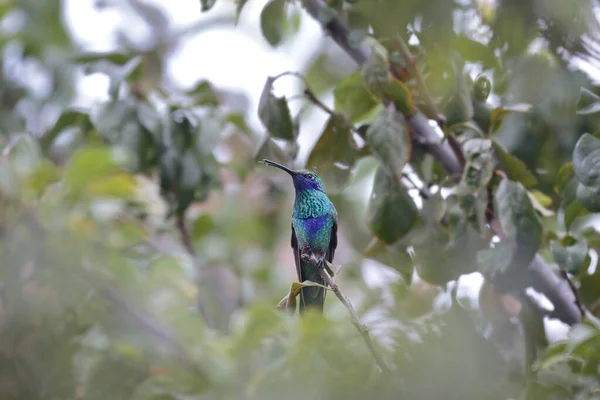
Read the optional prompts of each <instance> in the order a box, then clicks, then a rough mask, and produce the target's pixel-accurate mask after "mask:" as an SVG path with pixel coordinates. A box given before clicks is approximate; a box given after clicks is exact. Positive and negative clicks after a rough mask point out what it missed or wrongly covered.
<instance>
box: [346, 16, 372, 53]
mask: <svg viewBox="0 0 600 400" xmlns="http://www.w3.org/2000/svg"><path fill="white" fill-rule="evenodd" d="M347 16H348V28H349V29H350V33H349V34H348V41H349V42H350V43H351V44H355V45H358V44H359V43H360V42H362V40H363V39H364V38H366V37H367V35H368V34H369V19H368V18H367V17H366V16H365V15H364V14H363V13H362V12H360V11H357V10H355V9H353V8H351V9H349V10H348V14H347Z"/></svg>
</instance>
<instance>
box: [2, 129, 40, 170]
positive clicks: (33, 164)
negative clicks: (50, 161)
mask: <svg viewBox="0 0 600 400" xmlns="http://www.w3.org/2000/svg"><path fill="white" fill-rule="evenodd" d="M9 160H10V164H11V166H12V167H13V168H14V171H15V172H16V173H17V174H19V175H27V174H30V173H32V172H33V171H35V169H36V168H37V166H38V165H39V164H40V162H41V160H42V150H41V148H40V145H39V143H38V141H37V140H36V139H35V137H34V136H33V135H30V134H27V133H23V134H20V135H18V136H17V137H16V139H15V140H14V142H13V143H12V145H11V147H10V152H9Z"/></svg>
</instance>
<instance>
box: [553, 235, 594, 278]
mask: <svg viewBox="0 0 600 400" xmlns="http://www.w3.org/2000/svg"><path fill="white" fill-rule="evenodd" d="M550 251H551V252H552V257H554V261H555V262H556V263H557V264H558V266H559V267H560V269H561V270H563V271H565V272H569V273H571V274H577V273H579V271H580V269H581V268H582V267H583V266H584V262H585V260H586V258H587V256H588V254H587V252H588V246H587V243H586V242H585V240H581V239H579V240H577V239H575V238H573V237H572V236H565V237H564V238H563V239H561V241H560V242H557V241H555V240H553V241H551V242H550Z"/></svg>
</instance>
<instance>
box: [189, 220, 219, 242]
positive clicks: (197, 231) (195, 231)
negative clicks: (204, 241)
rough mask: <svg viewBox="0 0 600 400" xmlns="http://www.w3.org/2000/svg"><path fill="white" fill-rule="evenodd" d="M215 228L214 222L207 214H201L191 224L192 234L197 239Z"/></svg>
mask: <svg viewBox="0 0 600 400" xmlns="http://www.w3.org/2000/svg"><path fill="white" fill-rule="evenodd" d="M214 228H215V222H214V220H213V218H212V217H211V216H210V215H209V214H202V215H200V216H199V217H198V218H196V220H195V221H194V224H193V225H192V236H193V238H194V240H198V239H200V238H202V237H203V236H204V235H206V234H207V233H208V232H210V231H211V230H212V229H214Z"/></svg>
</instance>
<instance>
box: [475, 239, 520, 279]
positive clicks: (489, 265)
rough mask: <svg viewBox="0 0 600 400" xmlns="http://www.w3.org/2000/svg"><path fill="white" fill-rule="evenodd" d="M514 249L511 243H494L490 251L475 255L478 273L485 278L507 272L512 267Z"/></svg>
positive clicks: (482, 251)
mask: <svg viewBox="0 0 600 400" xmlns="http://www.w3.org/2000/svg"><path fill="white" fill-rule="evenodd" d="M515 247H516V246H515V245H514V244H513V243H510V242H508V241H503V242H500V243H496V244H495V245H494V247H492V248H490V249H486V250H481V251H479V252H478V253H477V264H478V268H479V271H480V272H481V273H483V274H484V275H485V276H489V275H492V276H494V275H495V274H498V273H502V272H505V271H507V270H508V269H509V268H510V267H511V265H512V260H513V258H514V253H515Z"/></svg>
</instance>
